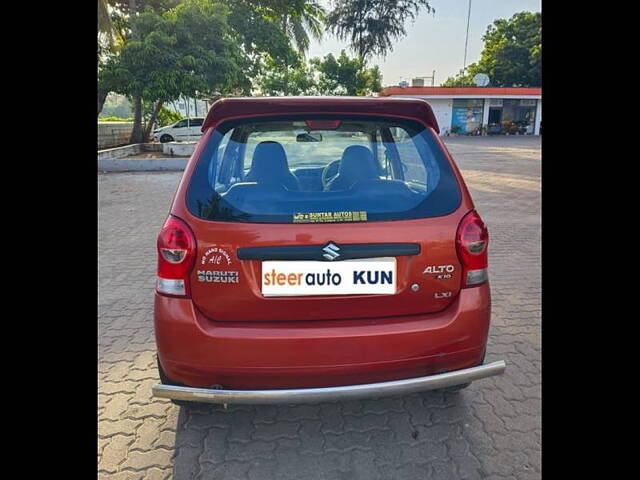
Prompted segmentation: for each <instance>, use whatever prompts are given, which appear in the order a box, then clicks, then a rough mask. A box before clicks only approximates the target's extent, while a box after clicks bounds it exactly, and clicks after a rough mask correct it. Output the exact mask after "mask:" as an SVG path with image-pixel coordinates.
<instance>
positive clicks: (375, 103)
mask: <svg viewBox="0 0 640 480" xmlns="http://www.w3.org/2000/svg"><path fill="white" fill-rule="evenodd" d="M301 113H305V114H306V113H346V114H348V113H359V114H369V115H399V116H402V117H409V118H415V119H417V120H421V121H423V122H425V123H426V124H427V125H429V126H430V127H432V128H433V129H434V130H435V131H436V132H438V133H440V129H439V127H438V122H437V121H436V117H435V115H434V114H433V111H432V110H431V106H430V105H429V104H428V103H427V102H426V101H425V100H422V99H419V98H398V97H346V96H345V97H342V96H334V97H229V98H222V99H220V100H217V101H216V102H214V103H213V105H211V108H210V109H209V113H208V114H207V118H206V120H205V121H204V123H203V124H202V131H203V132H204V131H206V130H207V129H208V128H209V127H211V126H212V125H214V124H216V123H218V122H221V121H223V120H227V119H229V118H235V117H244V116H253V115H256V116H258V115H293V114H301Z"/></svg>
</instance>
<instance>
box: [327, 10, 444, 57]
mask: <svg viewBox="0 0 640 480" xmlns="http://www.w3.org/2000/svg"><path fill="white" fill-rule="evenodd" d="M421 8H424V9H425V10H426V11H427V12H433V13H435V9H434V8H433V7H431V5H430V4H429V1H428V0H334V1H333V10H332V11H331V12H330V13H329V14H328V15H327V24H328V26H329V29H330V30H331V32H332V33H334V34H336V36H337V37H338V38H339V39H340V40H347V41H348V42H349V46H350V47H351V49H352V50H353V51H354V52H355V53H356V55H357V56H358V57H359V58H361V59H368V58H370V57H371V56H374V55H381V56H383V57H385V56H386V55H387V54H388V53H389V52H391V51H392V50H393V42H394V41H396V40H398V39H400V38H403V37H405V36H406V35H407V31H406V29H405V23H406V21H407V20H412V21H413V20H415V18H416V16H417V15H418V12H419V11H420V9H421Z"/></svg>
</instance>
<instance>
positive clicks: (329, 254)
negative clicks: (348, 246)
mask: <svg viewBox="0 0 640 480" xmlns="http://www.w3.org/2000/svg"><path fill="white" fill-rule="evenodd" d="M322 251H323V252H325V253H324V254H323V255H322V256H323V257H324V258H326V259H327V260H335V259H336V258H338V257H339V256H340V254H339V253H338V252H339V251H340V248H338V246H337V245H334V243H333V242H329V243H327V244H326V245H325V246H324V248H323V249H322Z"/></svg>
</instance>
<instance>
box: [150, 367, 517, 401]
mask: <svg viewBox="0 0 640 480" xmlns="http://www.w3.org/2000/svg"><path fill="white" fill-rule="evenodd" d="M506 367H507V364H506V363H505V361H504V360H500V361H497V362H492V363H487V364H484V365H480V366H478V367H472V368H465V369H463V370H455V371H453V372H446V373H439V374H436V375H429V376H427V377H418V378H408V379H405V380H394V381H391V382H381V383H368V384H362V385H346V386H341V387H324V388H299V389H283V390H213V389H208V388H191V387H178V386H174V385H154V386H153V395H154V396H156V397H160V398H171V399H173V400H184V401H191V402H204V403H225V404H227V403H243V404H272V403H284V404H286V403H314V402H327V401H329V402H334V401H339V400H354V399H359V398H368V397H383V396H388V395H406V394H409V393H414V392H421V391H425V390H436V389H439V388H445V387H452V386H454V385H460V384H463V383H467V382H472V381H474V380H479V379H481V378H485V377H490V376H492V375H500V374H502V373H503V372H504V370H505V368H506Z"/></svg>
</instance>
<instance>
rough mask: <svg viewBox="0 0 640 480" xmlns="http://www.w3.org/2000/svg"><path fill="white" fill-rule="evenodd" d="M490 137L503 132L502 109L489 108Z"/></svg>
mask: <svg viewBox="0 0 640 480" xmlns="http://www.w3.org/2000/svg"><path fill="white" fill-rule="evenodd" d="M487 123H488V124H489V125H488V133H489V135H495V134H498V133H500V130H502V126H501V123H502V107H489V119H488V121H487Z"/></svg>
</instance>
